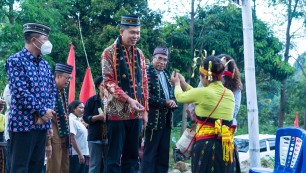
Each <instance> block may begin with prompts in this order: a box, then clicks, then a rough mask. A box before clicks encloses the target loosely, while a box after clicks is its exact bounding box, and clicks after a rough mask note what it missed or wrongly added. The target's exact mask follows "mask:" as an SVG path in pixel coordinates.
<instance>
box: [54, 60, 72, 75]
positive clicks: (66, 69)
mask: <svg viewBox="0 0 306 173" xmlns="http://www.w3.org/2000/svg"><path fill="white" fill-rule="evenodd" d="M72 69H73V66H71V65H68V64H59V63H56V65H55V72H62V73H68V74H71V73H72Z"/></svg>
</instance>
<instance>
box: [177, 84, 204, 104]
mask: <svg viewBox="0 0 306 173" xmlns="http://www.w3.org/2000/svg"><path fill="white" fill-rule="evenodd" d="M174 95H175V99H176V100H177V101H178V102H180V103H195V104H197V103H198V100H197V99H198V98H199V97H198V96H199V91H198V88H192V86H190V85H188V86H187V88H186V91H185V92H184V91H183V90H182V88H181V86H175V88H174Z"/></svg>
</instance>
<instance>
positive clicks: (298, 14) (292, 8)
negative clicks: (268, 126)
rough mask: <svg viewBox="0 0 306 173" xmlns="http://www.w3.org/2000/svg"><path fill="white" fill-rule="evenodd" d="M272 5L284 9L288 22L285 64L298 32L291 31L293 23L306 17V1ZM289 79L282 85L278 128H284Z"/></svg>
mask: <svg viewBox="0 0 306 173" xmlns="http://www.w3.org/2000/svg"><path fill="white" fill-rule="evenodd" d="M269 2H270V3H271V5H273V6H278V7H279V8H284V10H285V11H286V14H284V16H283V17H284V21H286V31H285V50H284V56H283V57H284V62H286V63H288V61H289V58H290V56H291V55H290V50H291V49H292V39H293V38H294V37H296V33H297V32H296V31H293V32H292V31H291V27H292V22H294V20H296V19H299V18H304V20H305V17H306V14H305V12H304V7H305V5H306V2H305V1H299V0H287V1H283V0H270V1H269ZM286 79H287V78H284V79H283V80H282V81H281V83H282V87H281V91H280V105H279V120H278V127H283V123H284V117H285V108H286V107H285V104H286V86H287V82H286Z"/></svg>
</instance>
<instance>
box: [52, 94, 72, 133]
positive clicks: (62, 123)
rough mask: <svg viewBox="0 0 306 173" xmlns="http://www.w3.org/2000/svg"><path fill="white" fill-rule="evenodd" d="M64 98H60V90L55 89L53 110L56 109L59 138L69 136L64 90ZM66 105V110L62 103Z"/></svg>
mask: <svg viewBox="0 0 306 173" xmlns="http://www.w3.org/2000/svg"><path fill="white" fill-rule="evenodd" d="M64 97H65V98H64V99H62V95H61V92H60V91H59V90H57V92H56V101H55V111H56V121H57V127H58V132H59V136H60V137H61V138H63V137H68V136H69V124H68V123H69V122H68V110H67V106H68V105H67V103H68V101H67V97H66V92H65V90H64ZM63 101H64V102H65V105H66V110H65V106H64V103H63Z"/></svg>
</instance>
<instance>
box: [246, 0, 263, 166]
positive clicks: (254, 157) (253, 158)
mask: <svg viewBox="0 0 306 173" xmlns="http://www.w3.org/2000/svg"><path fill="white" fill-rule="evenodd" d="M242 24H243V43H244V69H245V85H246V95H247V109H248V110H247V111H248V131H249V153H250V167H251V168H252V167H259V166H260V156H259V140H258V136H259V135H258V134H259V130H258V107H257V95H256V78H255V62H254V39H253V21H252V9H251V5H250V0H242Z"/></svg>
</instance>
